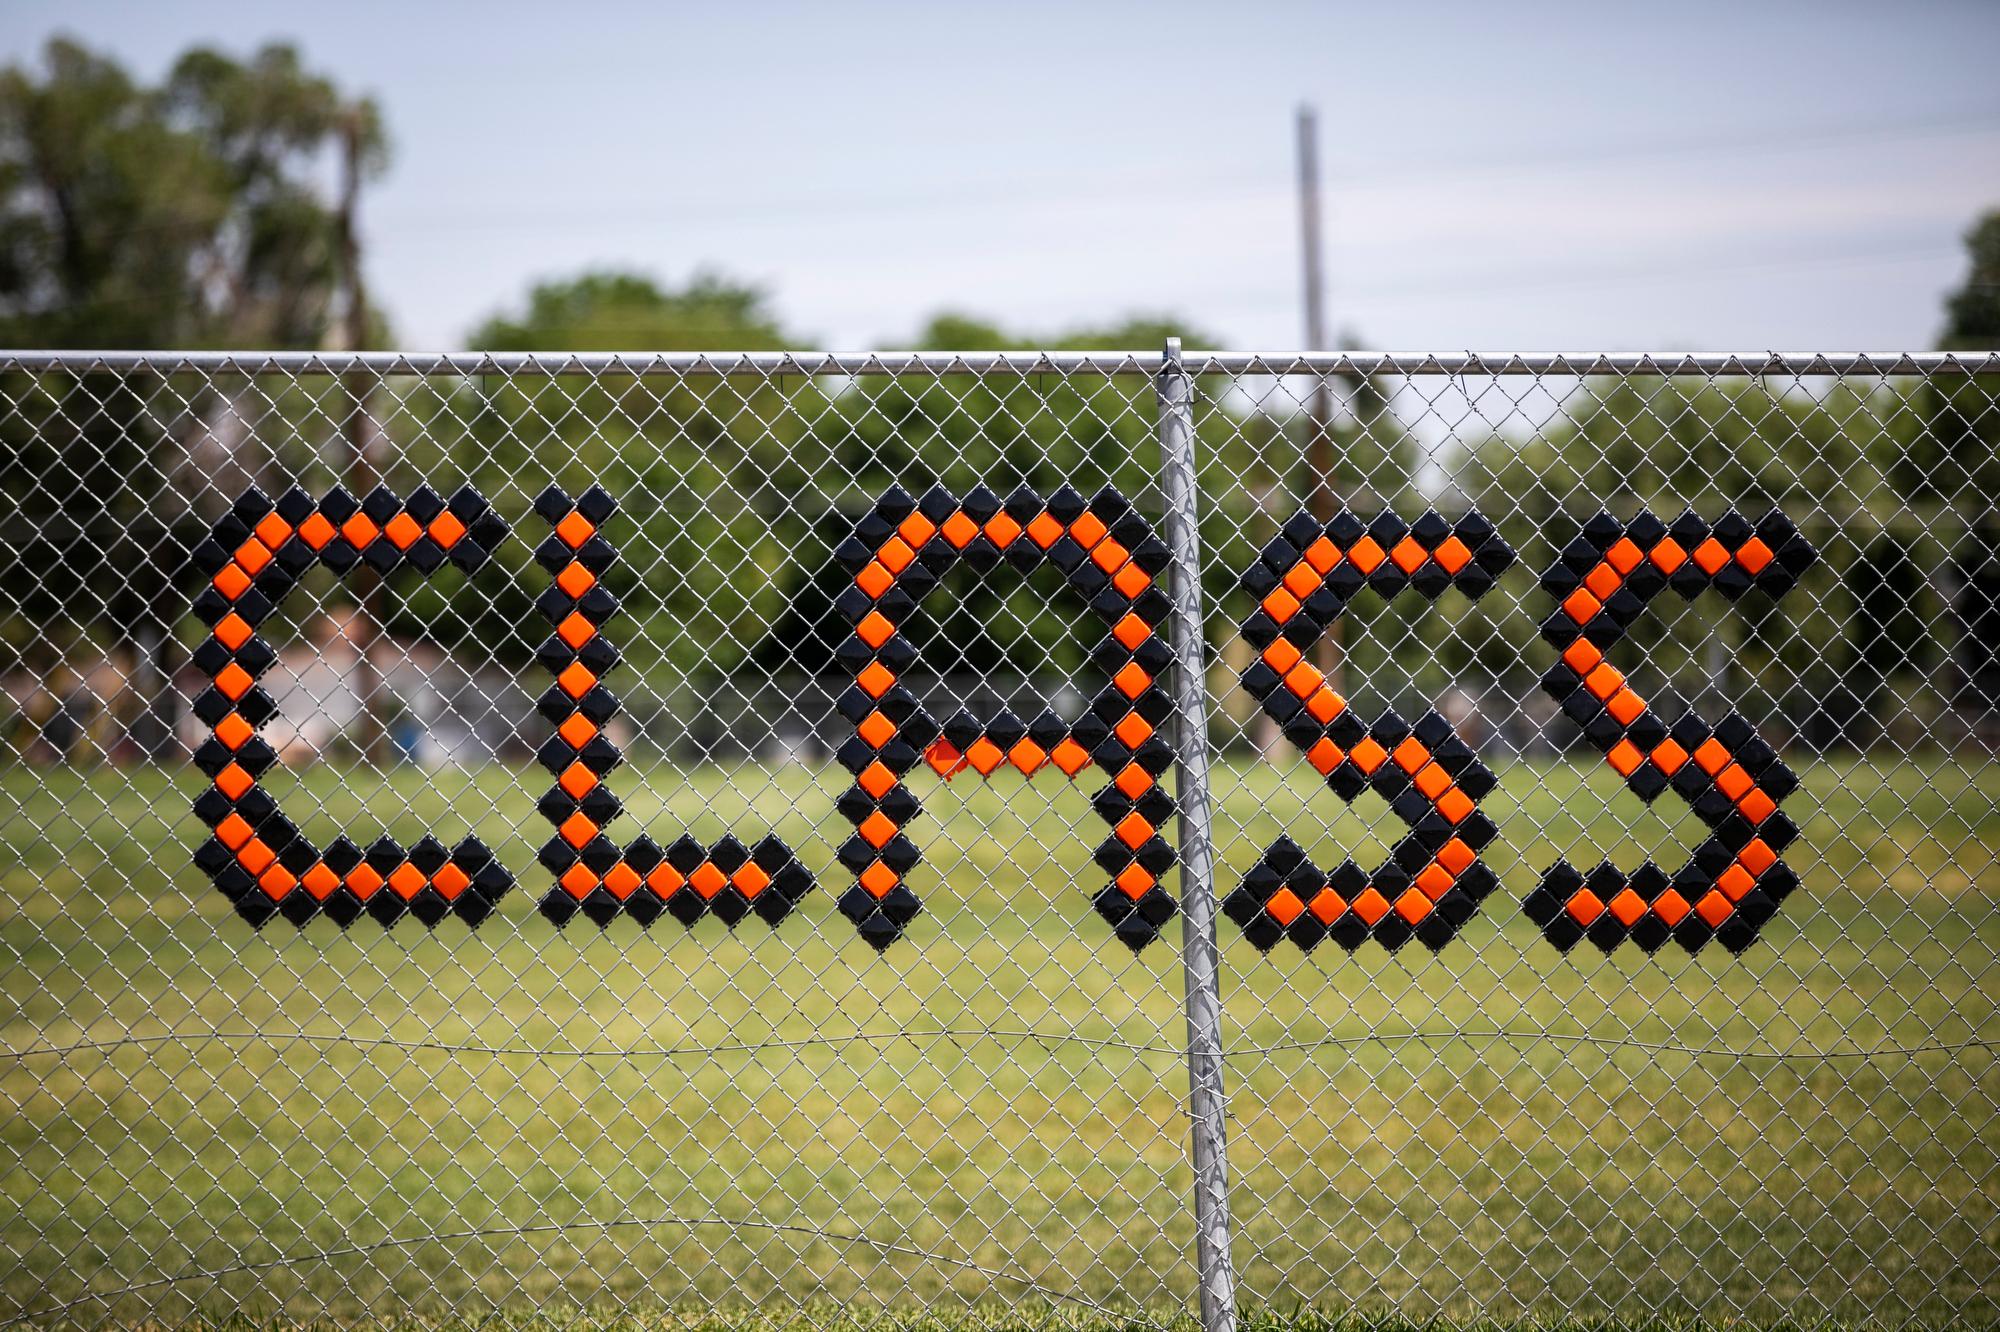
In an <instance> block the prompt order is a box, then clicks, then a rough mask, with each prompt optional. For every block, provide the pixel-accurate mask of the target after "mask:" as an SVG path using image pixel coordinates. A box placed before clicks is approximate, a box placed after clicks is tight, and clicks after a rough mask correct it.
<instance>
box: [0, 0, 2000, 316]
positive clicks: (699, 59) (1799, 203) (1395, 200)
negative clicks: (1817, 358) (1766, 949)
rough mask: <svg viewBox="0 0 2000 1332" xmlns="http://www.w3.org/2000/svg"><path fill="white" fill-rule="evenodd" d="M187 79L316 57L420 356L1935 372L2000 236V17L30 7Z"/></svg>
mask: <svg viewBox="0 0 2000 1332" xmlns="http://www.w3.org/2000/svg"><path fill="white" fill-rule="evenodd" d="M7 16H8V21H7V23H6V24H5V25H4V28H0V58H4V59H5V60H7V61H10V62H12V61H22V60H32V59H34V57H35V53H36V52H37V50H38V49H39V48H40V46H41V45H42V43H43V42H44V41H46V40H47V38H48V37H49V36H51V35H53V34H56V33H59V32H60V33H67V34H69V35H71V36H73V37H76V38H79V39H81V40H82V41H84V42H85V43H86V44H89V45H91V46H93V47H96V48H98V49H101V50H104V51H107V52H109V53H111V54H114V55H116V56H117V57H119V58H120V59H122V60H123V61H125V62H126V63H127V64H128V65H130V66H131V67H132V68H133V69H134V70H135V71H136V72H138V73H140V74H142V75H143V76H146V77H149V78H150V77H157V76H158V75H159V74H160V73H161V72H162V71H163V70H164V69H165V68H166V67H167V65H168V64H169V63H170V62H171V61H172V59H173V58H174V56H175V55H176V54H177V53H179V52H180V51H182V50H183V49H185V48H187V47H189V46H191V45H196V44H205V45H212V46H216V47H220V48H222V49H225V50H229V51H231V52H235V53H239V54H240V53H245V52H247V51H249V50H251V49H253V48H254V47H256V46H257V45H259V44H261V43H263V42H266V41H271V40H283V41H290V42H293V43H295V44H296V45H298V46H299V48H300V49H301V50H302V52H303V53H304V55H305V58H306V60H307V62H308V64H309V65H310V66H312V67H314V68H316V69H319V70H321V71H323V72H326V73H328V74H330V75H331V76H332V77H334V78H335V80H336V81H337V82H338V83H340V84H341V85H342V86H343V87H344V88H346V89H349V90H352V91H354V92H365V93H367V94H370V95H372V96H374V97H375V98H376V99H377V100H378V101H379V102H380V103H381V105H382V107H383V110H384V112H385V115H386V118H387V122H388V126H389V130H390V133H391V136H392V140H393V152H394V157H393V162H392V165H391V167H390V169H389V171H388V173H387V174H386V175H385V176H384V177H383V179H381V180H380V181H379V182H378V183H376V184H375V185H374V186H373V187H372V188H371V189H370V190H369V192H368V194H367V196H366V198H365V201H364V204H363V212H364V217H363V223H364V240H365V246H366V249H365V255H366V264H367V271H368V276H369V280H370V284H371V297H372V298H373V299H375V300H376V301H377V303H378V304H379V305H380V306H381V307H383V309H384V310H385V311H386V313H387V316H388V318H389V320H390V323H391V326H392V328H393V330H394V332H395V335H396V340H397V341H398V343H400V344H401V345H403V346H405V347H409V348H413V349H431V348H436V349H453V348H460V347H465V346H468V345H469V338H470V336H471V334H472V332H473V330H474V329H475V328H476V327H477V325H478V324H479V323H480V321H481V320H483V319H484V318H486V317H487V316H489V315H491V314H493V313H496V312H498V311H502V310H507V309H513V308H517V307H518V306H519V305H520V304H521V302H522V300H523V297H524V295H525V293H526V291H527V289H528V287H529V285H530V284H531V283H533V282H534V281H537V280H541V279H547V278H554V277H561V276H565V275H570V274H575V273H577V272H579V271H582V270H585V269H591V268H607V267H617V268H626V269H634V270H637V271H641V272H644V273H648V274H651V275H654V276H657V277H659V278H661V279H663V280H667V281H674V282H678V281H682V280H685V278H686V277H687V276H688V275H689V274H690V273H692V272H694V271H695V270H697V269H701V268H709V269H716V270H720V271H722V272H725V273H727V274H729V275H731V276H733V277H737V278H740V279H743V280H747V281H750V282H754V283H756V284H758V285H760V286H762V287H763V288H765V289H766V290H767V291H768V292H769V293H770V296H771V299H772V303H773V306H774V308H775V309H776V311H777V312H778V314H779V315H780V317H781V318H782V320H783V323H784V325H785V327H786V328H787V329H788V330H789V331H790V333H791V336H792V337H793V339H794V341H795V342H796V343H798V344H799V345H801V346H820V347H833V348H842V349H855V348H861V347H868V346H893V345H897V344H899V343H907V342H908V341H909V340H910V339H911V338H913V337H914V336H915V334H916V331H917V330H918V329H919V328H920V327H921V325H922V323H923V321H924V320H925V319H926V318H928V317H929V316H930V315H932V314H933V313H935V312H937V311H940V310H945V309H950V310H955V311H961V312H967V313H971V314H974V315H978V316H982V317H986V318H991V319H994V320H997V321H999V322H1001V323H1003V324H1004V325H1006V326H1007V327H1008V328H1009V329H1011V330H1016V331H1019V332H1021V333H1023V334H1034V333H1040V334H1044V335H1049V334H1054V333H1057V332H1060V331H1062V330H1065V329H1069V328H1073V327H1076V326H1079V325H1088V324H1103V323H1106V322H1109V321H1111V320H1114V319H1117V318H1120V317H1122V316H1125V315H1128V314H1134V313H1162V312H1164V313H1168V314H1171V315H1172V316H1173V317H1175V318H1176V319H1177V320H1179V321H1180V322H1181V324H1182V325H1183V326H1184V327H1185V328H1187V329H1188V330H1189V332H1190V333H1191V334H1195V333H1199V334H1204V335H1207V336H1208V337H1209V338H1211V339H1213V340H1214V341H1215V342H1216V343H1217V344H1218V345H1223V346H1228V347H1234V348H1245V349H1251V348H1277V347H1292V346H1297V345H1299V343H1300V340H1301V337H1302V326H1301V325H1302V316H1301V301H1300V295H1299V286H1300V283H1299V266H1300V246H1299V237H1298V222H1297V213H1296V208H1297V203H1296V190H1295V185H1294V180H1293V171H1294V147H1293V139H1292V134H1293V118H1294V115H1295V111H1296V108H1297V107H1298V106H1299V105H1300V104H1302V103H1308V104H1311V105H1313V106H1314V107H1316V108H1317V111H1318V115H1319V118H1320V143H1321V155H1322V166H1321V172H1322V178H1323V181H1324V187H1323V188H1324V191H1325V196H1324V210H1325V218H1326V250H1327V258H1326V270H1327V286H1326V296H1327V303H1328V309H1329V322H1330V324H1331V325H1332V326H1333V328H1335V329H1336V330H1338V331H1339V333H1340V335H1341V336H1342V337H1344V338H1346V339H1348V340H1350V341H1351V342H1353V343H1354V344H1356V345H1360V346H1364V347H1371V348H1395V349H1429V350H1462V349H1478V350H1499V349H1512V350H1555V349H1570V350H1627V349H1636V348H1653V349H1658V348H1674V349H1681V348H1691V349H1705V350H1766V349H1786V350H1805V349H1821V350H1832V349H1852V348H1861V347H1868V348H1890V347H1896V348H1908V347H1924V346H1929V345H1931V343H1932V342H1933V341H1934V340H1935V338H1936V336H1937V332H1938V329H1939V325H1940V320H1941V314H1940V302H1941V300H1942V298H1943V295H1944V294H1945V293H1946V292H1947V291H1948V290H1949V289H1951V288H1952V287H1953V286H1954V285H1955V284H1956V283H1957V282H1958V281H1960V280H1961V279H1962V277H1963V274H1964V268H1965V262H1964V258H1963V247H1962V242H1961V237H1962V236H1963V233H1964V232H1965V231H1966V229H1967V228H1968V227H1969V225H1970V224H1971V222H1972V220H1973V219H1974V217H1975V216H1976V215H1977V214H1978V213H1979V212H1980V211H1981V210H1983V209H1986V208H1991V207H1996V206H2000V78H1995V77H1994V74H1993V70H1994V67H1995V66H1994V53H1995V52H2000V3H1994V2H1993V0H1967V2H1965V3H1950V2H1946V0H1938V2H1937V3H1911V4H1904V5H1895V6H1890V5H1881V4H1865V5H1864V4H1849V3H1844V2H1842V0H1817V2H1816V3H1796V2H1794V0H1761V2H1760V3H1757V4H1754V5H1742V4H1710V3H1706V2H1705V0H1683V3H1680V4H1677V5H1673V6H1669V7H1666V8H1661V7H1659V6H1637V5H1604V4H1601V3H1592V4H1545V5H1535V4H1524V5H1494V4H1490V3H1484V4H1459V3H1453V2H1448V0H1432V3H1429V4H1426V5H1424V6H1421V7H1417V6H1396V5H1383V4H1379V3H1377V4H1370V5H1365V6H1364V5H1345V4H1341V5H1336V4H1317V5H1308V4H1275V3H1274V4H1229V5H1217V4H1210V5H1194V4H1180V3H1173V2H1172V0H1155V2H1154V3H1150V4H1144V5H1140V4H1123V3H1098V4H1075V3H1069V4H1043V3H1034V2H1030V0H1016V2H1014V3H1009V4H1006V5H992V4H988V5H980V6H976V7H975V6H966V5H942V4H936V3H927V4H871V3H865V2H864V0H852V2H850V3H847V4H842V5H806V4H797V5H794V4H788V3H782V2H781V0H763V2H762V3H758V4H753V5H731V6H723V5H712V4H710V5H698V6H697V5H669V4H645V5H641V4H633V5H622V4H593V3H585V2H584V0H572V2H571V3H567V4H564V5H561V6H549V5H546V4H539V5H528V4H512V3H506V2H505V0H487V2H486V3H481V4H477V5H474V4H460V3H431V4H422V5H409V4H405V3H374V2H372V0H362V2H350V3H343V4H339V5H326V4H321V5H310V6H309V5H298V4H294V5H282V4H271V3H256V4H252V3H233V2H224V0H184V2H183V3H178V4H173V5H160V4H152V3H146V4H140V3H128V4H113V3H102V2H100V0H61V2H60V3H40V2H39V0H13V3H11V4H9V6H8V8H7Z"/></svg>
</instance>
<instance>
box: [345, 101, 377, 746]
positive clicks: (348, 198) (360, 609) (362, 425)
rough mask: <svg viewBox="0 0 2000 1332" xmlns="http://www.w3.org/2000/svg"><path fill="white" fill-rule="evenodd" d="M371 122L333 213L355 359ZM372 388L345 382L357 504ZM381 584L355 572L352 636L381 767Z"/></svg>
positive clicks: (357, 121) (370, 484) (366, 727)
mask: <svg viewBox="0 0 2000 1332" xmlns="http://www.w3.org/2000/svg"><path fill="white" fill-rule="evenodd" d="M370 119H371V113H370V109H369V108H368V106H367V104H366V103H356V104H355V105H353V106H351V107H349V108H347V110H346V111H345V112H344V113H343V114H342V116H341V124H340V146H341V153H340V160H341V175H340V205H339V207H338V209H337V210H336V211H335V214H334V226H335V230H336V233H337V239H338V242H339V246H340V267H341V287H342V292H341V296H342V301H343V305H342V309H341V313H340V319H339V326H340V333H339V340H340V342H341V344H342V347H343V348H344V349H345V350H347V351H351V352H358V351H360V350H362V348H363V347H364V346H365V345H366V344H367V341H368V293H367V289H366V288H365V287H364V286H363V285H362V279H361V228H360V208H361V154H362V149H363V147H364V144H363V143H362V136H363V133H364V131H365V129H366V127H367V124H368V121H369V120H370ZM368 388H369V386H368V380H367V377H366V376H365V375H364V374H362V373H361V372H359V371H354V372H351V373H349V374H347V375H345V376H343V377H342V379H341V396H342V397H343V398H344V399H345V402H344V404H343V407H344V410H343V411H342V413H341V422H340V433H341V439H342V441H343V443H344V445H345V449H344V452H345V454H346V456H345V458H344V459H343V460H342V466H341V468H340V471H341V474H342V476H341V480H342V484H343V485H345V486H346V487H347V489H348V490H349V491H350V492H351V493H352V494H353V495H354V497H355V498H356V499H357V500H359V499H366V498H367V496H368V493H369V492H370V491H372V490H373V489H375V487H376V485H377V484H378V483H379V482H380V480H381V477H380V474H379V473H378V472H377V471H376V468H375V460H374V458H373V457H372V456H371V455H370V452H369V448H370V445H371V443H372V438H371V436H372V435H373V433H374V431H373V428H372V425H371V423H370V421H369V419H368ZM381 581H382V580H381V577H380V575H378V574H377V573H376V572H375V570H374V569H373V568H372V567H370V566H369V565H367V564H365V563H364V564H362V565H359V566H358V567H357V568H356V569H355V570H354V598H355V605H354V619H353V622H352V624H351V627H350V633H349V641H350V642H351V643H352V644H353V646H354V648H355V651H356V652H357V654H358V656H357V658H356V660H355V664H354V692H355V695H356V696H357V698H358V700H359V702H360V708H361V710H360V714H359V715H358V716H357V717H356V719H355V722H356V734H355V742H356V744H357V745H359V747H360V749H361V752H362V754H363V756H364V757H366V758H367V759H368V760H369V761H370V762H376V763H379V762H380V761H381V760H382V759H383V758H384V757H386V754H387V750H388V728H387V727H386V726H385V725H384V723H383V717H382V701H383V700H382V697H381V694H382V679H381V673H380V672H379V671H377V670H376V669H375V655H374V654H375V647H376V644H377V642H378V641H379V640H380V638H381V631H380V629H379V625H380V623H381V620H380V618H379V617H378V615H377V609H378V607H377V603H378V602H379V601H380V596H379V589H380V585H381Z"/></svg>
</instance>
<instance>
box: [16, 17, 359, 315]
mask: <svg viewBox="0 0 2000 1332" xmlns="http://www.w3.org/2000/svg"><path fill="white" fill-rule="evenodd" d="M42 67H43V68H42V72H41V75H40V77H37V74H36V71H34V70H33V69H30V68H26V67H23V66H20V65H14V66H10V67H8V68H7V69H5V70H0V343H4V344H5V345H8V346H16V347H19V346H40V347H65V346H89V347H197V346H219V345H229V346H256V347H313V346H318V345H319V344H320V343H321V342H322V340H323V339H324V338H325V336H326V334H327V331H328V329H329V327H330V326H331V322H332V317H333V298H334V294H335V292H336V289H337V287H338V285H339V281H340V263H339V259H340V256H339V253H338V247H337V244H336V241H337V237H336V234H335V219H334V214H333V212H332V210H331V209H330V208H329V207H328V206H327V204H326V203H325V202H324V201H323V200H322V199H321V198H320V197H319V194H318V192H317V191H316V190H315V188H314V187H313V173H314V171H315V169H316V168H317V167H318V166H319V165H320V164H321V163H322V162H323V160H324V159H325V157H326V156H327V155H328V154H329V153H331V152H332V151H333V150H334V149H335V147H336V146H337V145H338V141H339V138H340V135H341V133H342V131H343V125H344V123H345V122H344V117H347V116H348V115H350V114H351V113H352V111H353V109H354V108H356V107H358V108H360V110H361V112H362V124H363V126H364V128H363V132H362V136H361V140H362V148H363V150H364V151H363V161H364V163H365V164H366V166H367V168H368V169H369V170H370V171H371V172H379V171H380V170H381V168H382V167H383V165H385V163H386V160H387V153H386V147H385V143H384V138H383V133H382V128H381V123H380V118H379V116H378V115H377V114H376V112H375V110H374V107H373V106H372V104H370V103H368V102H366V101H365V100H363V101H359V102H350V101H349V100H347V99H344V98H343V97H342V95H341V93H340V91H339V90H338V89H337V88H336V87H335V86H334V85H333V83H332V82H331V81H330V80H328V79H326V78H324V77H322V76H319V75H316V74H312V73H309V72H308V71H307V70H305V69H304V68H303V66H302V65H301V63H300V60H299V56H298V53H297V52H296V51H294V50H293V49H292V48H291V47H289V46H283V45H272V46H266V47H264V48H263V49H262V50H260V51H258V52H257V53H256V54H255V55H253V56H251V57H250V59H249V60H247V61H244V62H238V61H236V60H233V59H231V58H229V57H227V56H224V55H222V54H220V53H218V52H215V51H211V50H206V49H196V50H193V51H189V52H188V53H187V54H186V55H184V56H182V57H181V58H180V59H179V60H178V61H177V62H175V64H174V67H173V69H172V70H171V71H170V72H169V73H168V75H167V78H166V80H165V82H164V83H162V84H161V85H160V86H159V87H157V88H147V87H143V86H141V85H139V84H138V83H136V82H134V81H133V79H132V78H131V76H130V75H128V74H127V73H126V72H125V71H124V70H122V69H121V68H119V67H118V66H117V65H116V64H115V63H113V62H112V61H111V60H109V59H108V58H106V57H104V56H101V55H97V54H95V53H93V52H91V51H89V50H87V49H86V48H84V47H82V46H80V45H78V44H77V43H75V42H73V41H70V40H68V39H66V38H60V37H59V38H56V39H54V40H52V41H51V42H49V44H48V46H47V47H46V48H45V50H44V51H43V55H42Z"/></svg>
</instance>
